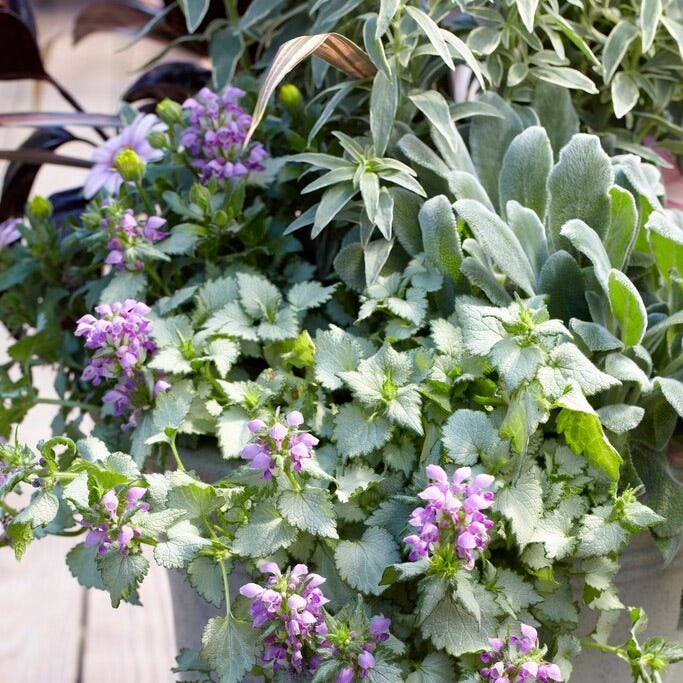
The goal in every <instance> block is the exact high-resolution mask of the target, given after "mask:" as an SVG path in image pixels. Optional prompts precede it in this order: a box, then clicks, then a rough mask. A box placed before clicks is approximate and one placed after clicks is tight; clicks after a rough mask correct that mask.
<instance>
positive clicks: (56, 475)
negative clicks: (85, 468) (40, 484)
mask: <svg viewBox="0 0 683 683" xmlns="http://www.w3.org/2000/svg"><path fill="white" fill-rule="evenodd" d="M79 475H80V472H53V473H52V474H50V475H49V476H50V477H52V478H53V479H55V480H57V481H73V480H74V479H76V477H78V476H79Z"/></svg>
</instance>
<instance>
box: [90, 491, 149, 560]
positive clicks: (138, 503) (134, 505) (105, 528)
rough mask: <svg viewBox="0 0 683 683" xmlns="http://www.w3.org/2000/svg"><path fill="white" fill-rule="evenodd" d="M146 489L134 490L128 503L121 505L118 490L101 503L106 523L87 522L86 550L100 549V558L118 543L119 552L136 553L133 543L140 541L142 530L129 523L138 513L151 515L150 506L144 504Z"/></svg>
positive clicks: (129, 495) (105, 497)
mask: <svg viewBox="0 0 683 683" xmlns="http://www.w3.org/2000/svg"><path fill="white" fill-rule="evenodd" d="M145 492H146V489H144V488H142V487H141V486H131V487H130V488H129V489H128V490H127V491H126V496H125V500H123V501H121V500H120V499H119V496H118V495H117V493H116V491H115V490H114V489H110V490H109V491H107V492H106V493H105V494H104V495H103V496H102V499H101V500H100V503H99V506H98V507H99V509H98V510H97V509H96V512H97V511H99V512H100V513H102V515H103V517H104V518H105V519H106V521H103V522H100V523H99V524H92V523H90V522H88V521H86V520H82V521H81V526H84V527H88V528H90V531H88V534H87V536H86V537H85V543H84V544H85V546H86V547H87V548H90V547H92V546H97V554H98V555H104V554H105V553H106V552H107V550H108V548H109V546H110V545H112V543H116V542H118V544H119V552H120V553H121V554H122V555H128V553H129V552H130V551H131V550H132V549H133V545H132V544H133V541H134V539H137V538H139V537H140V535H141V532H140V529H138V528H136V527H133V526H131V525H130V524H128V523H127V521H128V520H129V519H130V517H131V516H132V515H133V514H135V513H136V512H147V511H148V510H149V503H146V502H144V501H142V498H143V496H144V495H145Z"/></svg>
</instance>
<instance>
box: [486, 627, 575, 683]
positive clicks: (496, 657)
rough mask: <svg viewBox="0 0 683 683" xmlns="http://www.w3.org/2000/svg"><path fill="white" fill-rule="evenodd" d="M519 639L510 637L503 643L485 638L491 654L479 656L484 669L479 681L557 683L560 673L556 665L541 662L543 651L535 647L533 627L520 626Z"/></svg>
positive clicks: (495, 682) (537, 646)
mask: <svg viewBox="0 0 683 683" xmlns="http://www.w3.org/2000/svg"><path fill="white" fill-rule="evenodd" d="M520 630H521V632H522V635H521V636H518V635H514V634H513V635H511V636H510V637H509V639H508V641H507V642H506V641H505V640H503V639H502V638H489V643H490V644H491V650H490V651H489V652H484V653H483V654H482V655H481V661H482V662H483V663H484V664H485V665H486V666H485V667H483V668H482V669H480V671H479V674H480V675H481V678H482V680H484V681H490V682H491V683H550V682H551V681H561V680H562V673H561V672H560V668H559V667H558V666H557V664H550V663H548V662H545V661H543V655H544V654H545V648H540V647H539V644H538V634H537V633H536V629H535V628H534V627H533V626H529V625H528V624H521V625H520Z"/></svg>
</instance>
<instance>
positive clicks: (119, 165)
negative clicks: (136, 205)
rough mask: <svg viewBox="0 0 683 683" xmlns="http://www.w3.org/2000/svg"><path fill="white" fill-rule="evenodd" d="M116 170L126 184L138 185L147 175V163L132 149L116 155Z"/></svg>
mask: <svg viewBox="0 0 683 683" xmlns="http://www.w3.org/2000/svg"><path fill="white" fill-rule="evenodd" d="M114 168H115V169H116V170H117V171H118V172H119V173H120V174H121V177H122V178H123V179H124V180H125V181H126V182H132V183H138V182H140V181H141V180H142V176H144V175H145V162H144V161H143V160H142V159H141V158H140V157H139V156H138V155H137V154H136V153H135V151H134V150H132V149H123V150H121V151H120V152H119V153H118V154H117V155H116V158H115V159H114Z"/></svg>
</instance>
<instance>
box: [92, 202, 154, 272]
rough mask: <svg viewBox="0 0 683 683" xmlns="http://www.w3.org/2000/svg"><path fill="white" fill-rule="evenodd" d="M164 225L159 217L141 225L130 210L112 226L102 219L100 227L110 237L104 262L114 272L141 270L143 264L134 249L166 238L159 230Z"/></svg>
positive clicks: (152, 217) (147, 220)
mask: <svg viewBox="0 0 683 683" xmlns="http://www.w3.org/2000/svg"><path fill="white" fill-rule="evenodd" d="M164 225H166V219H165V218H161V216H149V217H147V218H146V219H145V222H144V225H142V224H141V223H140V222H138V218H136V217H135V215H134V214H133V210H132V209H127V210H126V212H125V213H124V214H123V216H122V217H121V219H120V220H119V221H118V222H117V223H116V225H113V226H112V225H111V224H110V221H109V220H107V219H106V218H105V219H102V227H103V228H105V229H106V230H107V231H108V233H109V235H110V239H109V241H108V242H107V249H108V250H109V254H107V258H106V259H105V261H104V262H105V263H107V264H109V265H111V266H113V267H114V268H116V270H123V269H124V268H126V269H127V270H132V271H136V270H141V269H142V267H143V265H144V264H143V262H142V261H141V260H140V259H139V258H137V257H136V256H135V251H136V249H137V248H139V247H141V246H144V245H145V244H154V243H155V242H159V241H160V240H163V239H164V238H165V237H166V233H165V232H164V231H163V230H162V229H161V228H163V227H164Z"/></svg>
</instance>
